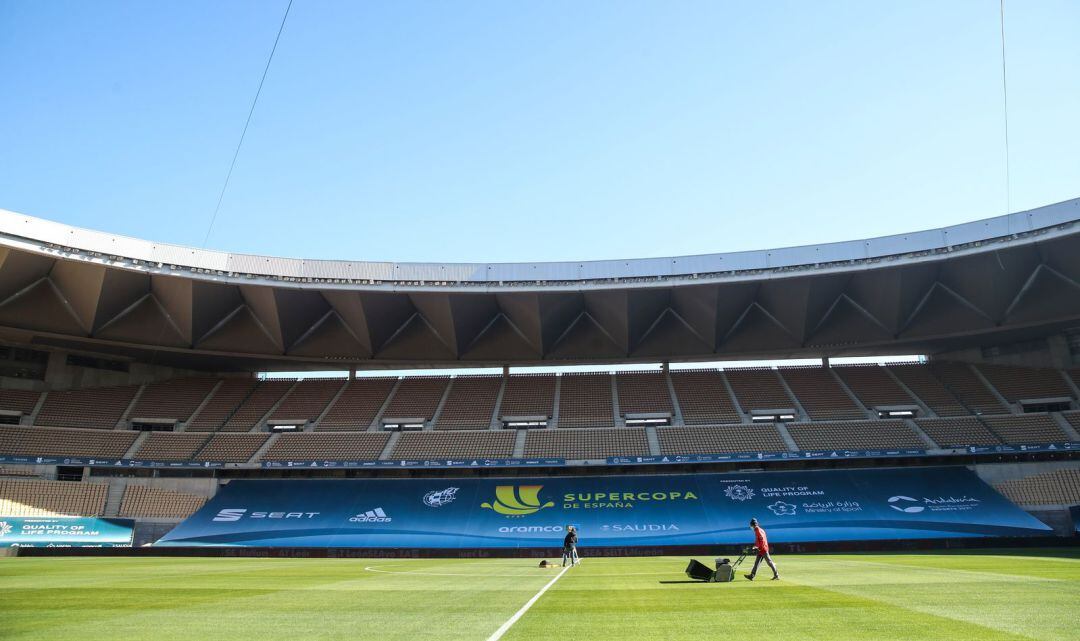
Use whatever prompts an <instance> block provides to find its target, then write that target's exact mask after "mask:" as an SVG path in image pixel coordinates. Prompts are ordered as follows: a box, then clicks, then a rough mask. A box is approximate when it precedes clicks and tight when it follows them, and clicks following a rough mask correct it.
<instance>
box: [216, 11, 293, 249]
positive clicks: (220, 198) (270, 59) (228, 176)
mask: <svg viewBox="0 0 1080 641" xmlns="http://www.w3.org/2000/svg"><path fill="white" fill-rule="evenodd" d="M292 4H293V0H289V5H288V6H287V7H285V15H283V16H282V17H281V24H280V25H279V26H278V30H277V36H276V37H275V38H274V46H273V47H272V48H271V49H270V56H269V57H268V58H267V59H266V67H264V68H263V72H262V78H260V79H259V88H258V89H257V90H256V91H255V99H254V100H252V101H251V109H249V110H248V115H247V120H245V121H244V129H243V131H241V132H240V140H239V142H237V143H236V150H235V151H234V152H233V157H232V162H230V163H229V171H228V173H226V174H225V184H223V185H222V186H221V193H220V194H218V199H217V205H216V206H214V215H213V216H211V217H210V225H209V226H207V228H206V236H205V237H204V238H203V247H205V246H206V243H207V241H209V240H210V232H211V231H213V230H214V223H215V222H216V221H217V217H218V212H219V211H221V202H222V201H223V200H224V199H225V190H227V189H228V188H229V180H230V179H231V178H232V173H233V169H235V168H236V159H237V157H238V156H240V147H242V146H243V144H244V137H245V136H247V130H248V125H250V124H251V116H252V114H254V113H255V105H256V104H258V102H259V94H261V93H262V89H263V83H265V82H266V74H267V73H268V72H269V71H270V63H271V62H273V60H274V52H275V51H277V46H278V41H280V40H281V32H282V31H284V29H285V21H286V20H287V19H288V18H289V10H290V9H292Z"/></svg>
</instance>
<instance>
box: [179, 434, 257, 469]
mask: <svg viewBox="0 0 1080 641" xmlns="http://www.w3.org/2000/svg"><path fill="white" fill-rule="evenodd" d="M268 437H269V435H268V434H214V435H213V436H211V437H210V440H208V441H207V442H206V445H204V446H203V447H202V449H200V450H199V451H197V452H195V454H194V457H195V459H196V460H199V461H214V462H221V463H246V462H247V461H248V459H250V458H251V457H252V456H254V455H255V452H258V451H259V448H260V447H262V446H263V443H265V442H266V439H267V438H268Z"/></svg>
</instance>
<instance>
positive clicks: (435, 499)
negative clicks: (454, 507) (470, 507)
mask: <svg viewBox="0 0 1080 641" xmlns="http://www.w3.org/2000/svg"><path fill="white" fill-rule="evenodd" d="M459 489H460V488H456V487H448V488H446V489H445V490H432V491H431V492H428V493H427V494H425V495H424V505H426V506H428V507H442V506H444V505H446V504H447V503H453V502H454V499H456V498H457V492H458V490H459Z"/></svg>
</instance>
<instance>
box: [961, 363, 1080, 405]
mask: <svg viewBox="0 0 1080 641" xmlns="http://www.w3.org/2000/svg"><path fill="white" fill-rule="evenodd" d="M977 367H978V368H979V371H980V372H982V375H983V376H985V377H986V380H988V381H990V384H991V385H993V386H994V388H995V389H996V390H997V391H998V393H999V394H1001V395H1002V396H1004V397H1005V400H1007V401H1009V402H1010V403H1016V402H1019V401H1022V400H1034V399H1040V398H1071V397H1072V396H1073V393H1072V390H1071V389H1069V386H1068V384H1067V383H1066V382H1065V379H1064V378H1062V377H1061V372H1060V371H1058V370H1056V369H1049V368H1045V367H1013V366H1008V365H978V366H977Z"/></svg>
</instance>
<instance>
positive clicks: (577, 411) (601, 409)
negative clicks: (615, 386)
mask: <svg viewBox="0 0 1080 641" xmlns="http://www.w3.org/2000/svg"><path fill="white" fill-rule="evenodd" d="M613 425H615V415H614V411H613V405H612V402H611V374H564V375H563V376H562V377H561V382H560V383H559V424H558V426H559V427H612V426H613Z"/></svg>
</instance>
